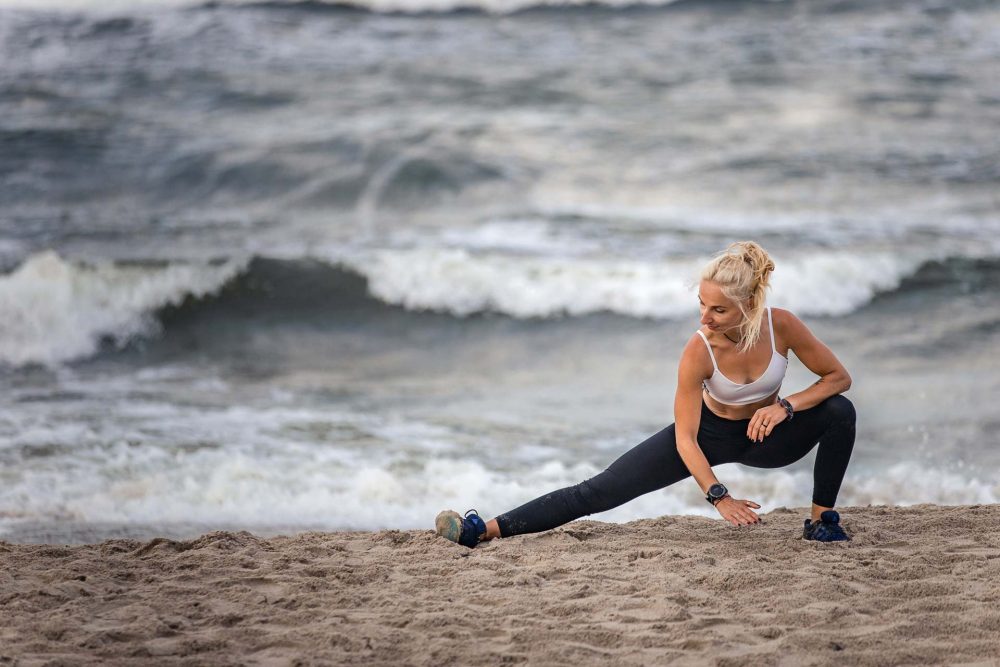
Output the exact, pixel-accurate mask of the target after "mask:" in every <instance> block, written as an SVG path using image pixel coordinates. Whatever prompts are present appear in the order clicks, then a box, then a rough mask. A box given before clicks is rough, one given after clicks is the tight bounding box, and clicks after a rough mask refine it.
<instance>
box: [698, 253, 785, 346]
mask: <svg viewBox="0 0 1000 667" xmlns="http://www.w3.org/2000/svg"><path fill="white" fill-rule="evenodd" d="M771 271H774V262H773V261H772V260H771V257H770V256H769V255H768V254H767V251H766V250H764V249H763V248H762V247H760V246H759V245H757V244H756V243H754V242H753V241H737V242H736V243H733V244H732V245H730V246H729V247H728V248H726V249H725V250H723V251H722V252H721V253H719V254H718V255H716V256H715V258H714V259H712V261H711V262H709V263H708V264H707V265H705V268H704V269H702V271H701V279H702V280H710V281H712V282H713V283H716V284H718V285H719V286H720V287H721V288H722V293H723V294H725V295H726V298H727V299H730V300H731V301H733V302H735V303H736V305H737V306H738V307H739V309H740V312H741V313H743V322H742V324H740V326H739V330H740V342H739V345H737V347H736V350H737V352H746V351H747V350H749V349H750V348H751V347H753V346H754V345H755V344H756V343H757V341H758V340H760V328H761V324H762V323H763V319H764V308H765V307H766V291H767V288H768V287H770V286H771V285H770V282H769V278H770V275H771Z"/></svg>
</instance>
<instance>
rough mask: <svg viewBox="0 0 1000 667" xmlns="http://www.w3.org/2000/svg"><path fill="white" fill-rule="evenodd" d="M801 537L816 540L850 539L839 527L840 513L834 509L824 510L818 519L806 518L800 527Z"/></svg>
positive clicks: (837, 540)
mask: <svg viewBox="0 0 1000 667" xmlns="http://www.w3.org/2000/svg"><path fill="white" fill-rule="evenodd" d="M802 539H805V540H816V541H817V542H845V541H847V540H850V539H851V538H850V537H848V535H847V533H845V532H844V529H843V528H841V527H840V515H839V514H837V512H835V511H834V510H826V511H825V512H823V513H822V514H820V515H819V521H816V522H813V521H810V520H809V519H806V525H805V527H804V528H803V529H802Z"/></svg>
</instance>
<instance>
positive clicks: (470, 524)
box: [434, 510, 486, 549]
mask: <svg viewBox="0 0 1000 667" xmlns="http://www.w3.org/2000/svg"><path fill="white" fill-rule="evenodd" d="M434 528H435V529H436V530H437V534H438V535H440V536H441V537H443V538H445V539H446V540H451V541H452V542H458V543H459V544H461V545H462V546H463V547H469V548H470V549H472V548H473V547H475V546H476V545H477V544H479V540H480V538H481V537H482V536H483V535H485V534H486V522H485V521H483V519H482V517H480V516H479V513H478V512H477V511H476V510H469V511H468V512H466V513H465V518H464V519H463V518H462V517H461V516H460V515H459V514H458V512H453V511H451V510H445V511H443V512H441V513H439V514H438V515H437V518H436V519H434Z"/></svg>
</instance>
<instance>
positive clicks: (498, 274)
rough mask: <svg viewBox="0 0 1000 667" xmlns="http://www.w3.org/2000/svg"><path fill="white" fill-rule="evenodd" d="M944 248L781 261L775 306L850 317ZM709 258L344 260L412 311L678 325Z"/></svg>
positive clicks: (424, 250)
mask: <svg viewBox="0 0 1000 667" xmlns="http://www.w3.org/2000/svg"><path fill="white" fill-rule="evenodd" d="M939 255H940V250H939V249H928V250H925V251H921V252H919V253H917V252H912V253H909V254H896V253H893V252H889V251H870V252H866V251H863V250H829V251H811V252H809V253H807V254H801V255H789V256H787V257H781V256H780V255H777V254H775V262H776V263H777V265H778V269H777V270H776V271H775V272H774V275H773V283H772V285H773V288H772V289H773V292H772V296H771V302H772V303H773V304H776V305H780V306H782V307H787V308H790V309H792V310H795V311H796V312H799V313H801V314H804V315H843V314H846V313H849V312H851V311H853V310H855V309H857V308H859V307H861V306H863V305H864V304H866V303H868V302H869V301H870V300H871V299H872V297H873V296H874V295H875V294H876V293H878V292H881V291H886V290H891V289H894V288H895V287H897V286H898V285H899V284H900V282H901V281H902V279H903V278H905V277H906V276H908V275H911V274H912V273H913V272H914V271H916V269H917V268H918V267H919V266H920V264H921V263H922V262H924V261H927V260H928V259H932V258H935V257H938V256H939ZM708 259H709V258H708V257H696V258H676V259H669V258H668V259H663V260H660V261H651V260H629V259H616V258H601V257H595V256H579V257H572V256H570V257H567V256H546V255H538V254H530V255H528V254H520V255H518V254H511V253H509V252H491V251H485V252H484V251H482V250H481V248H480V249H467V248H459V247H449V248H442V247H416V248H410V249H393V250H390V249H385V250H378V251H375V252H373V253H371V254H366V255H362V256H351V257H342V258H340V260H339V261H341V262H343V263H345V264H347V265H349V266H350V267H351V268H352V269H353V270H355V271H358V272H359V273H361V274H362V275H364V276H365V277H367V278H368V284H369V291H370V292H371V293H372V294H373V295H374V296H375V297H377V298H379V299H381V300H383V301H385V302H387V303H390V304H395V305H400V306H403V307H405V308H408V309H412V310H421V309H426V310H435V311H441V312H446V313H450V314H453V315H459V316H465V315H470V314H472V313H478V312H486V311H493V312H499V313H503V314H506V315H510V316H512V317H517V318H531V317H553V316H560V315H585V314H588V313H595V312H599V311H609V312H613V313H619V314H622V315H627V316H631V317H648V318H667V319H668V318H675V317H684V316H687V315H690V313H691V312H692V311H693V310H694V309H695V304H694V296H693V286H694V284H696V280H697V275H698V271H699V269H700V267H701V266H702V265H703V264H704V263H705V262H706V261H707V260H708Z"/></svg>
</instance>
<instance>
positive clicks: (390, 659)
mask: <svg viewBox="0 0 1000 667" xmlns="http://www.w3.org/2000/svg"><path fill="white" fill-rule="evenodd" d="M841 511H842V514H843V523H844V526H845V528H847V530H848V531H849V532H851V533H852V534H853V535H854V540H853V541H852V542H850V543H847V544H827V545H824V544H817V543H814V542H806V541H803V540H802V539H800V531H801V523H802V519H803V518H804V516H805V510H804V509H797V510H790V509H786V508H779V509H777V510H774V511H772V512H769V513H767V514H765V515H764V516H763V518H764V523H762V524H761V525H758V526H752V527H743V528H735V527H731V526H729V525H728V524H726V523H724V522H723V521H721V520H714V519H706V518H701V517H671V516H665V517H660V518H657V519H649V520H643V521H636V522H632V523H629V524H606V523H600V522H595V521H578V522H573V523H571V524H568V525H566V526H564V527H562V528H559V529H556V530H553V531H549V532H546V533H540V534H536V535H525V536H519V537H514V538H508V539H503V540H494V541H492V542H490V543H487V544H483V545H480V547H478V548H476V549H474V550H469V549H466V548H464V547H460V546H458V545H455V544H452V543H450V542H447V541H445V540H442V539H441V538H438V537H437V536H436V535H434V533H433V532H432V531H431V530H411V531H397V530H387V531H380V532H351V533H321V532H310V533H303V534H300V535H295V536H290V537H289V536H279V537H273V538H269V539H265V538H261V537H257V536H255V535H252V534H250V533H248V532H212V533H208V534H206V535H203V536H201V537H199V538H197V539H194V540H190V541H175V540H169V539H165V538H157V539H153V540H150V541H145V542H144V541H138V540H128V539H117V540H107V541H104V542H102V543H100V544H88V545H78V546H57V545H27V544H10V543H6V542H0V665H12V664H13V665H82V664H94V665H97V664H100V665H137V664H143V665H145V664H155V665H175V664H185V665H427V666H438V665H480V664H481V665H515V664H524V665H573V666H574V667H579V666H580V665H665V664H673V665H931V664H948V665H1000V531H998V528H1000V506H998V505H975V506H964V507H940V506H934V505H920V506H915V507H905V508H891V507H865V508H844V509H842V510H841ZM428 523H429V524H433V517H429V519H428Z"/></svg>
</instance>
